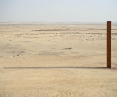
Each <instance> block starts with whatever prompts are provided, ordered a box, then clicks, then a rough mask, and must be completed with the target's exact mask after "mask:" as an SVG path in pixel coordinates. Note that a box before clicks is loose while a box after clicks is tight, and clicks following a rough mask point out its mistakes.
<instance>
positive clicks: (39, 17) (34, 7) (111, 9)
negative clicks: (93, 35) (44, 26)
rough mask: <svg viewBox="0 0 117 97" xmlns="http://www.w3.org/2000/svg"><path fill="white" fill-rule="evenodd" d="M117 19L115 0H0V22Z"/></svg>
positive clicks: (104, 20) (115, 20) (113, 20)
mask: <svg viewBox="0 0 117 97" xmlns="http://www.w3.org/2000/svg"><path fill="white" fill-rule="evenodd" d="M10 21H13V22H17V21H18V22H33V21H34V22H39V21H44V22H106V21H112V22H117V0H0V22H10Z"/></svg>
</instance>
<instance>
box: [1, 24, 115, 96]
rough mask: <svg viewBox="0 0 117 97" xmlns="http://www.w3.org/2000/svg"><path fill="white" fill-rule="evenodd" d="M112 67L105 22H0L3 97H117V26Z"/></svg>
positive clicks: (113, 30) (113, 36)
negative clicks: (107, 63) (107, 57)
mask: <svg viewBox="0 0 117 97" xmlns="http://www.w3.org/2000/svg"><path fill="white" fill-rule="evenodd" d="M111 35H112V36H111V38H112V41H111V42H112V69H109V68H106V24H75V23H74V24H73V23H71V24H70V23H69V24H67V23H66V24H65V23H42V24H39V23H22V24H21V23H6V24H5V23H1V24H0V97H117V24H112V34H111Z"/></svg>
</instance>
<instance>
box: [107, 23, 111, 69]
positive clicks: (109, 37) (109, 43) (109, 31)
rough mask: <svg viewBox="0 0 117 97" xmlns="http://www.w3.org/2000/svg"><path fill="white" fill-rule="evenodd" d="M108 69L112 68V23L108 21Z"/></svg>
mask: <svg viewBox="0 0 117 97" xmlns="http://www.w3.org/2000/svg"><path fill="white" fill-rule="evenodd" d="M107 68H111V21H107Z"/></svg>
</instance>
